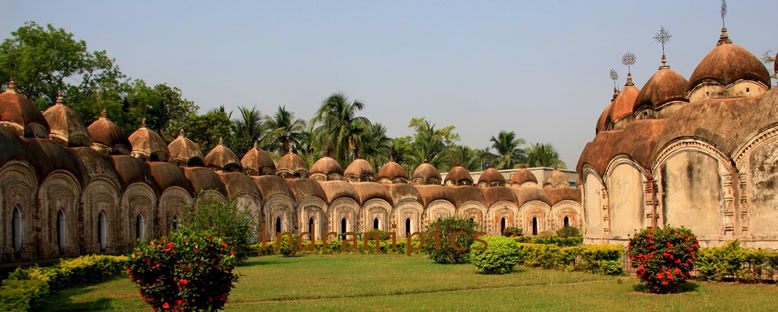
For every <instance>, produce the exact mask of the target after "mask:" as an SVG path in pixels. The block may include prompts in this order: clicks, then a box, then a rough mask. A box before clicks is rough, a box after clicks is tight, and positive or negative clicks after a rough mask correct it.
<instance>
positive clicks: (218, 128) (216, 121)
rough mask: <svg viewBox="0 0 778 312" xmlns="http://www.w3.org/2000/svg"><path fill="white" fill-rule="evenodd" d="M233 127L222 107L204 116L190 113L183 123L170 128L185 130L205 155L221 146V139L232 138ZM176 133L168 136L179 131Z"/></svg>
mask: <svg viewBox="0 0 778 312" xmlns="http://www.w3.org/2000/svg"><path fill="white" fill-rule="evenodd" d="M231 127H232V121H230V114H228V113H227V112H226V111H225V109H224V107H223V106H222V107H218V108H215V109H212V110H211V111H209V112H208V113H205V114H203V115H198V114H197V113H195V112H191V113H188V114H187V115H186V116H185V117H184V118H183V119H182V120H181V121H174V122H172V126H171V127H170V128H171V129H184V131H185V132H186V137H187V138H189V139H190V140H192V141H194V142H196V143H197V144H198V145H199V147H200V150H201V151H203V154H206V153H208V151H210V150H211V149H213V148H214V147H216V145H218V144H219V138H222V137H229V136H230V131H231V129H230V128H231ZM174 132H175V133H173V132H170V133H168V134H167V136H168V137H172V136H174V135H177V134H178V130H176V131H174Z"/></svg>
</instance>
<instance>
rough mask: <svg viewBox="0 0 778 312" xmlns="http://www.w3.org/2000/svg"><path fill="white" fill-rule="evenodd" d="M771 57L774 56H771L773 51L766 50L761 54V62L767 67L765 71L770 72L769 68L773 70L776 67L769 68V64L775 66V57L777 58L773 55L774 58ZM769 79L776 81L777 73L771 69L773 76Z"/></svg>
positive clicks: (777, 78)
mask: <svg viewBox="0 0 778 312" xmlns="http://www.w3.org/2000/svg"><path fill="white" fill-rule="evenodd" d="M773 55H775V54H773V50H767V51H765V53H764V54H762V62H763V63H765V64H766V65H767V70H768V71H770V69H771V68H775V67H776V66H770V64H773V65H775V56H778V55H775V56H773ZM770 77H772V78H773V79H776V80H778V72H776V71H775V70H774V69H773V74H772V75H770Z"/></svg>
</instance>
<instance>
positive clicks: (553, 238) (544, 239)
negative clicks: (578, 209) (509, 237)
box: [514, 235, 583, 247]
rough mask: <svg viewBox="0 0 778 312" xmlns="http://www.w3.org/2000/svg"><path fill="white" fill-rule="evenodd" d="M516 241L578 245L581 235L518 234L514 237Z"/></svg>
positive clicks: (562, 245) (564, 245)
mask: <svg viewBox="0 0 778 312" xmlns="http://www.w3.org/2000/svg"><path fill="white" fill-rule="evenodd" d="M514 239H515V240H516V242H517V243H527V244H546V245H557V246H560V247H570V246H579V245H581V244H582V243H583V236H581V235H578V236H569V237H562V236H557V235H546V236H519V237H515V238H514Z"/></svg>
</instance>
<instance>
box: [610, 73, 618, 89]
mask: <svg viewBox="0 0 778 312" xmlns="http://www.w3.org/2000/svg"><path fill="white" fill-rule="evenodd" d="M610 76H611V80H613V92H616V91H618V88H617V86H616V80H619V73H617V72H616V70H615V69H613V68H611V72H610Z"/></svg>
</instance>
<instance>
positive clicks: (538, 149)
mask: <svg viewBox="0 0 778 312" xmlns="http://www.w3.org/2000/svg"><path fill="white" fill-rule="evenodd" d="M525 152H526V153H527V166H530V167H556V168H561V169H564V168H567V166H566V165H565V163H564V162H563V161H561V160H560V159H559V153H558V152H557V151H556V149H554V147H553V146H551V144H542V143H537V144H530V147H529V148H527V149H526V151H525Z"/></svg>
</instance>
